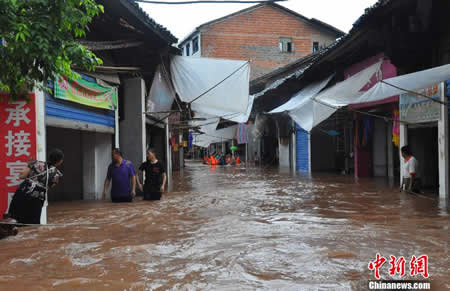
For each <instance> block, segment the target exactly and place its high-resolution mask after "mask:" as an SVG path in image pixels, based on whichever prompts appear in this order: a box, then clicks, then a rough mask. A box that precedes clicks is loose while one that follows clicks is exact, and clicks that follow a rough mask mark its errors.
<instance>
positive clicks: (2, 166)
mask: <svg viewBox="0 0 450 291" xmlns="http://www.w3.org/2000/svg"><path fill="white" fill-rule="evenodd" d="M29 98H30V100H28V101H25V100H21V101H15V102H10V101H9V98H8V96H7V95H2V94H0V138H1V139H2V140H3V142H2V143H1V144H2V145H3V146H2V149H1V150H0V215H3V213H5V212H6V211H7V209H8V208H9V204H10V202H11V199H12V197H13V195H14V192H15V191H16V189H17V186H18V185H19V184H20V182H21V180H20V179H19V174H20V173H21V172H22V171H23V169H24V168H25V167H27V165H28V164H27V162H28V161H29V160H32V159H36V154H37V148H36V105H35V96H34V94H32V95H29Z"/></svg>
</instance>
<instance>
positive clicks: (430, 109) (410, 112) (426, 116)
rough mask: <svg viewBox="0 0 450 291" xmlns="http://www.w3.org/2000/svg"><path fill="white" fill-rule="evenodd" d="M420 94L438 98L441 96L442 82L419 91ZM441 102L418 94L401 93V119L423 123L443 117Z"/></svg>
mask: <svg viewBox="0 0 450 291" xmlns="http://www.w3.org/2000/svg"><path fill="white" fill-rule="evenodd" d="M419 93H420V94H423V95H425V96H428V97H431V98H433V99H436V100H440V98H441V84H440V83H439V84H436V85H434V86H431V87H429V88H427V89H423V90H420V91H419ZM441 106H442V105H441V104H439V103H437V102H434V101H432V100H429V99H427V98H424V97H422V96H419V95H416V94H410V93H406V94H402V95H400V120H403V121H406V122H410V123H422V122H430V121H437V120H439V119H441Z"/></svg>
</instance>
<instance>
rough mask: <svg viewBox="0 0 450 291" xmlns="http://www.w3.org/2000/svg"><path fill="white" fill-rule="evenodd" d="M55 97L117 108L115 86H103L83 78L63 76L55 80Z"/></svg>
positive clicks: (104, 107)
mask: <svg viewBox="0 0 450 291" xmlns="http://www.w3.org/2000/svg"><path fill="white" fill-rule="evenodd" d="M55 98H58V99H63V100H66V101H71V102H75V103H79V104H83V105H86V106H90V107H97V108H103V109H108V110H115V109H116V108H117V88H116V87H104V86H101V85H99V84H97V83H93V82H89V81H86V80H83V79H76V80H68V79H67V77H65V76H61V77H60V78H59V79H58V81H57V82H55Z"/></svg>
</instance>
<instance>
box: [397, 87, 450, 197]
mask: <svg viewBox="0 0 450 291" xmlns="http://www.w3.org/2000/svg"><path fill="white" fill-rule="evenodd" d="M419 93H420V94H423V95H426V96H428V97H431V98H433V99H436V100H440V99H441V96H442V93H443V90H442V84H436V85H434V86H432V87H430V88H427V89H424V90H421V91H420V92H419ZM441 107H442V105H441V104H439V103H437V102H434V101H432V100H429V99H426V98H424V97H421V96H418V95H415V94H403V95H401V96H400V120H402V121H405V122H407V124H403V125H402V129H403V130H402V131H401V140H402V144H403V145H409V147H410V149H411V151H412V153H413V155H414V156H415V157H416V159H417V160H418V161H419V174H420V176H421V179H422V186H423V189H424V191H425V192H430V193H436V194H437V193H438V192H439V184H440V183H439V174H440V173H439V172H440V162H439V159H441V158H442V159H444V160H445V159H447V157H445V156H443V157H440V154H439V123H440V121H441V119H442V115H441V111H442V110H441V109H442V108H441Z"/></svg>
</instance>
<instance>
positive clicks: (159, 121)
mask: <svg viewBox="0 0 450 291" xmlns="http://www.w3.org/2000/svg"><path fill="white" fill-rule="evenodd" d="M249 63H250V61H247V62H245V63H244V64H243V65H242V66H240V67H239V68H237V69H236V70H235V71H234V72H232V73H231V74H230V75H228V76H227V77H226V78H225V79H223V80H222V81H220V82H219V83H217V84H215V85H214V86H212V87H211V88H209V89H208V90H206V91H205V92H203V93H202V94H200V95H199V96H198V97H196V98H194V99H193V100H192V101H190V102H188V105H190V104H192V103H193V102H195V101H197V100H198V99H200V98H201V97H203V96H205V95H206V94H208V93H209V92H211V91H212V90H214V89H215V88H217V86H219V85H220V84H222V83H223V82H225V81H226V80H228V79H229V78H231V76H233V75H234V74H236V73H237V72H239V71H240V70H241V69H242V68H244V67H245V66H246V65H247V64H249ZM174 113H175V112H171V113H169V114H168V115H166V116H164V117H163V118H160V119H158V120H155V121H154V122H155V123H164V122H162V121H163V120H165V119H166V118H168V117H170V116H171V115H172V114H174ZM234 114H239V113H232V115H234ZM164 124H165V123H164Z"/></svg>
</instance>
